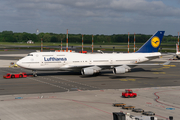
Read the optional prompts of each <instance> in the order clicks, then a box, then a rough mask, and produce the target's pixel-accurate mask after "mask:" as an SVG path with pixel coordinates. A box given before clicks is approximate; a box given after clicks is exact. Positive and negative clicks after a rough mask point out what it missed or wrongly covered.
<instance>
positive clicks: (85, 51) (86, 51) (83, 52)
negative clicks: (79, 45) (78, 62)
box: [79, 51, 87, 53]
mask: <svg viewBox="0 0 180 120" xmlns="http://www.w3.org/2000/svg"><path fill="white" fill-rule="evenodd" d="M79 53H87V51H79Z"/></svg>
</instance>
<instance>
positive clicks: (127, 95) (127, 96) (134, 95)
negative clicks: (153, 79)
mask: <svg viewBox="0 0 180 120" xmlns="http://www.w3.org/2000/svg"><path fill="white" fill-rule="evenodd" d="M136 96H137V94H136V93H133V91H132V90H130V89H126V90H125V92H122V97H125V98H130V97H131V98H132V97H136Z"/></svg>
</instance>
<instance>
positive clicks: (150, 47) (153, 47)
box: [136, 31, 165, 53]
mask: <svg viewBox="0 0 180 120" xmlns="http://www.w3.org/2000/svg"><path fill="white" fill-rule="evenodd" d="M164 33H165V31H158V32H156V33H155V34H154V35H153V36H152V37H151V38H150V39H149V40H148V41H147V42H146V43H145V44H144V45H143V46H142V47H141V48H140V49H139V50H138V51H137V52H136V53H151V52H158V49H159V46H160V45H161V41H162V38H163V36H164Z"/></svg>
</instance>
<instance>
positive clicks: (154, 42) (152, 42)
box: [151, 36, 160, 48]
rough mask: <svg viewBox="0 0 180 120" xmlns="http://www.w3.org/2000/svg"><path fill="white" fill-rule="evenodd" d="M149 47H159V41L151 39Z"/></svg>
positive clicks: (156, 38)
mask: <svg viewBox="0 0 180 120" xmlns="http://www.w3.org/2000/svg"><path fill="white" fill-rule="evenodd" d="M151 45H152V46H153V47H154V48H157V47H158V46H159V45H160V39H159V38H158V37H156V36H155V37H153V38H152V39H151Z"/></svg>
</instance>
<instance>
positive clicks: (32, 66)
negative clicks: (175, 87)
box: [17, 31, 167, 76]
mask: <svg viewBox="0 0 180 120" xmlns="http://www.w3.org/2000/svg"><path fill="white" fill-rule="evenodd" d="M164 33H165V31H158V32H156V33H155V34H154V35H153V36H152V37H151V38H150V39H149V40H147V42H146V43H145V44H144V45H143V46H142V47H141V48H140V49H139V50H138V51H137V52H135V53H103V54H100V53H99V54H82V53H75V52H74V53H73V52H32V53H29V54H28V55H27V56H26V57H24V58H22V59H20V60H19V61H18V62H17V65H19V66H20V67H22V68H25V69H29V70H32V71H33V74H34V76H37V74H36V71H53V70H55V71H80V72H81V74H82V75H93V74H95V73H99V72H100V71H101V70H104V69H112V71H113V73H114V74H117V73H125V72H128V71H130V70H131V68H133V67H135V66H138V65H157V64H142V63H143V62H146V61H149V60H152V59H155V58H158V57H159V56H161V53H160V52H158V49H159V46H160V44H161V41H162V38H163V36H164ZM139 63H141V64H139ZM165 64H167V63H165Z"/></svg>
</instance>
